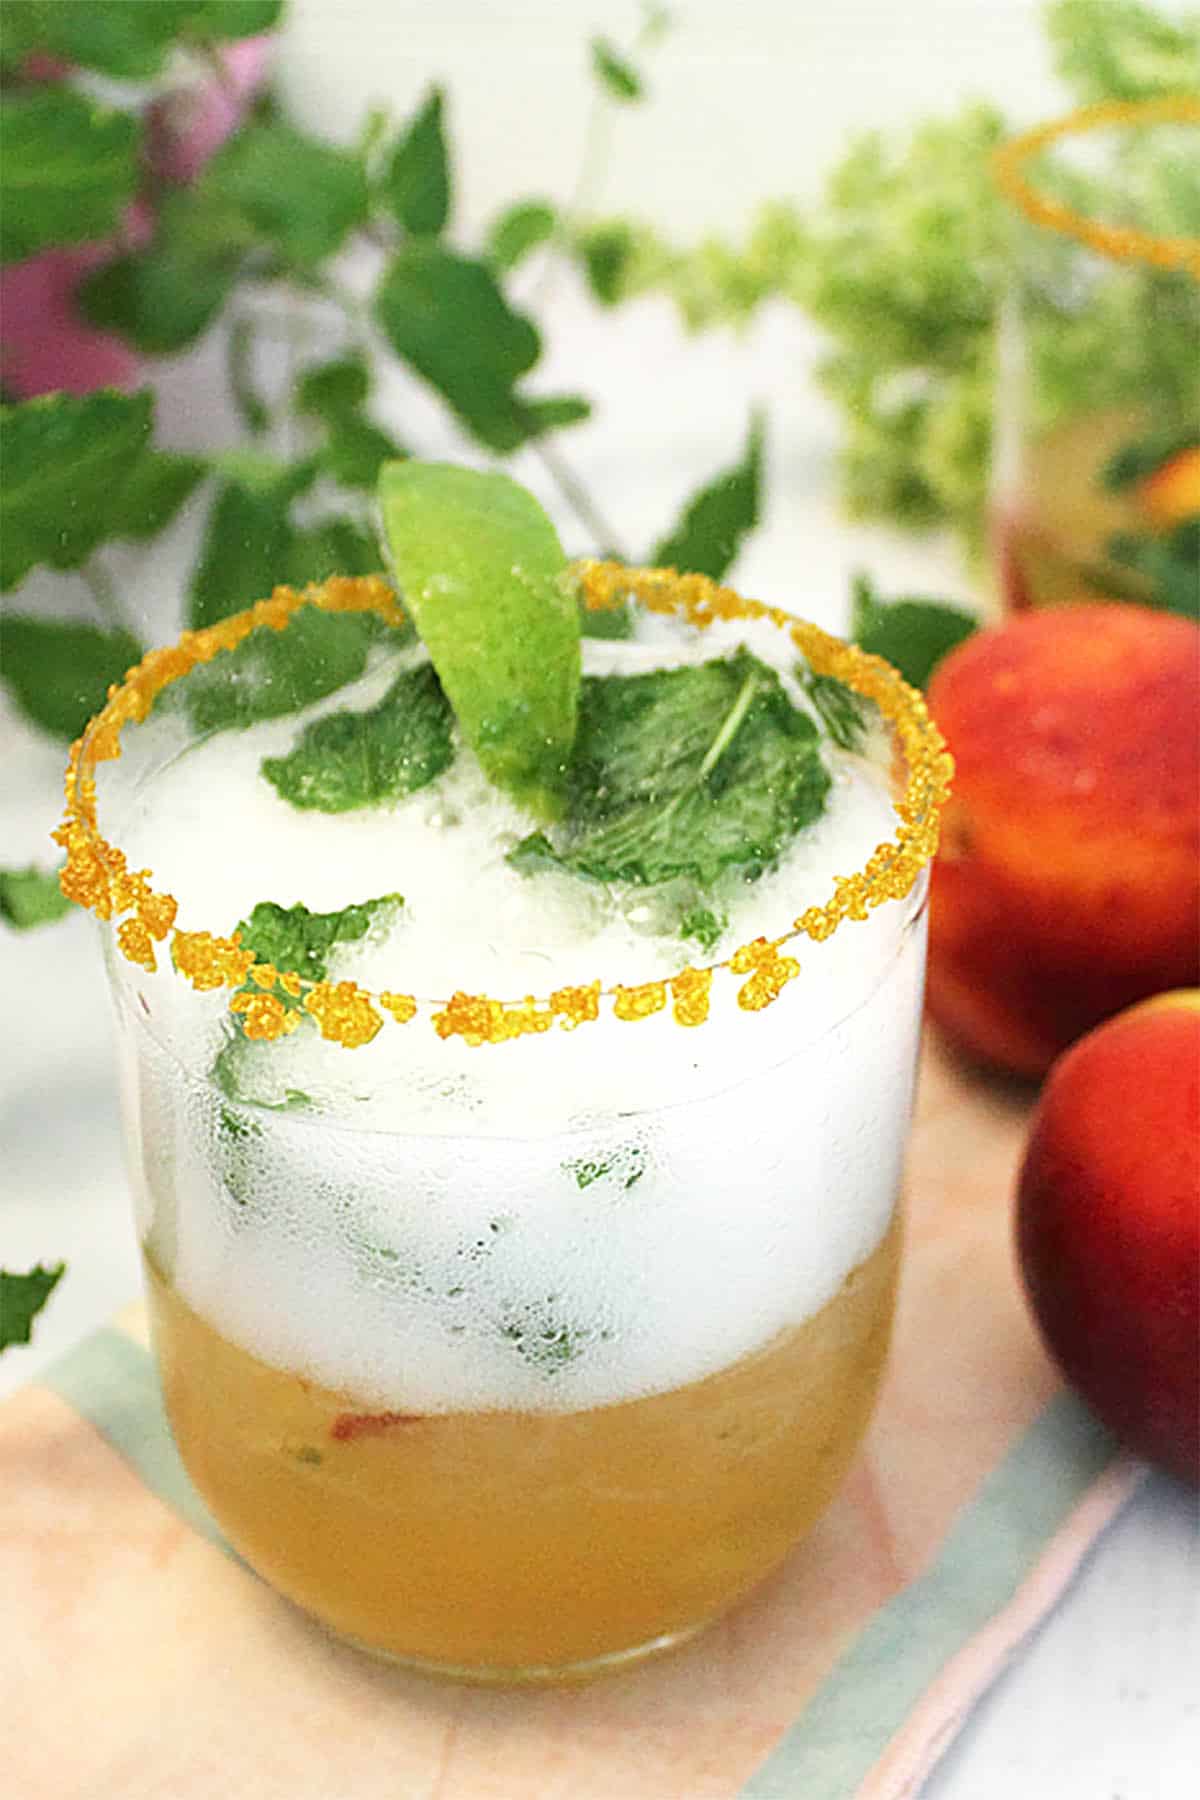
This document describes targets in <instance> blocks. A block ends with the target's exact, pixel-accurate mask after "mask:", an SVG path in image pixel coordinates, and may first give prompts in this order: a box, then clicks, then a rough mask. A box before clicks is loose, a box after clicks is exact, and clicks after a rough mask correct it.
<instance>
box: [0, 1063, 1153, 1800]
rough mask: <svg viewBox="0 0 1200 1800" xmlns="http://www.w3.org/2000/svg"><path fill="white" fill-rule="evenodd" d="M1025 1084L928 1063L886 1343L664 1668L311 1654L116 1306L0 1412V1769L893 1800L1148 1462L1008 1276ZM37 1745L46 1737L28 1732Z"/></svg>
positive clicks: (563, 1798)
mask: <svg viewBox="0 0 1200 1800" xmlns="http://www.w3.org/2000/svg"><path fill="white" fill-rule="evenodd" d="M1024 1116H1025V1104H1024V1102H1022V1101H1021V1100H1019V1099H1017V1098H1014V1097H1013V1096H1012V1095H1011V1094H1009V1093H1007V1092H1006V1091H1003V1090H997V1089H995V1088H994V1087H990V1086H988V1085H987V1084H985V1083H983V1082H980V1081H974V1080H972V1079H971V1078H968V1077H965V1076H964V1075H963V1074H962V1072H961V1071H958V1070H956V1069H955V1068H954V1067H953V1066H952V1065H951V1064H950V1063H949V1062H947V1061H946V1060H944V1059H942V1058H941V1057H940V1056H939V1055H938V1054H937V1053H934V1052H930V1053H927V1055H926V1058H925V1062H924V1065H923V1072H922V1082H921V1094H920V1104H919V1109H918V1118H917V1123H916V1127H915V1131H914V1140H913V1146H912V1153H911V1157H910V1170H909V1242H908V1249H907V1252H906V1264H905V1273H904V1278H903V1281H902V1284H901V1294H900V1303H899V1312H898V1318H897V1332H896V1341H895V1348H894V1351H893V1355H892V1360H891V1365H890V1369H889V1374H888V1377H887V1381H886V1384H885V1390H884V1394H883V1397H882V1400H881V1404H880V1407H879V1411H878V1414H877V1417H876V1419H875V1421H874V1423H873V1425H872V1427H871V1431H870V1433H869V1436H868V1440H867V1443H866V1446H865V1450H864V1454H863V1455H862V1457H861V1458H860V1460H859V1462H858V1464H857V1466H856V1468H855V1470H854V1472H853V1473H852V1475H851V1477H850V1478H849V1480H848V1481H847V1483H846V1485H845V1487H844V1489H843V1491H842V1493H841V1495H840V1496H839V1497H838V1499H837V1501H836V1502H835V1503H834V1505H833V1507H832V1508H831V1509H830V1511H829V1513H828V1514H827V1515H826V1516H825V1518H824V1519H823V1520H822V1521H821V1523H820V1524H819V1525H818V1527H817V1528H816V1530H815V1531H814V1533H813V1534H812V1535H811V1537H810V1538H809V1539H808V1540H807V1542H806V1543H805V1544H803V1545H801V1546H800V1547H799V1548H798V1549H797V1550H796V1551H795V1552H794V1553H793V1555H792V1556H791V1557H790V1558H789V1560H788V1562H787V1563H786V1564H785V1565H784V1567H783V1569H782V1570H781V1571H779V1573H778V1574H777V1575H775V1576H774V1577H772V1579H771V1580H770V1581H768V1582H767V1583H766V1584H765V1585H764V1586H763V1587H762V1588H760V1589H759V1590H758V1591H757V1592H756V1593H755V1594H753V1595H752V1596H751V1597H750V1598H749V1599H748V1600H747V1601H745V1602H744V1603H743V1604H742V1605H741V1606H740V1607H738V1608H737V1609H735V1611H734V1612H733V1613H732V1614H731V1615H730V1616H729V1617H728V1618H727V1619H726V1620H724V1621H723V1622H722V1623H721V1624H719V1625H717V1626H716V1627H714V1628H713V1629H712V1630H711V1631H710V1632H708V1633H707V1634H706V1635H705V1636H703V1637H702V1638H700V1639H697V1640H696V1641H695V1642H693V1643H692V1644H690V1645H689V1646H687V1647H686V1648H684V1649H682V1650H680V1651H679V1652H678V1653H676V1654H675V1655H674V1656H672V1657H670V1658H667V1659H664V1660H663V1661H661V1662H659V1663H654V1664H649V1665H646V1666H645V1667H644V1668H642V1669H640V1670H636V1671H631V1672H629V1673H626V1674H623V1675H620V1676H616V1677H613V1678H610V1679H608V1680H606V1681H602V1682H599V1683H596V1684H595V1685H593V1686H591V1687H587V1688H582V1689H574V1690H562V1691H548V1692H524V1693H496V1692H489V1691H486V1690H479V1689H467V1688H455V1687H451V1686H446V1685H440V1684H438V1683H435V1682H431V1681H428V1680H424V1679H422V1678H420V1677H417V1676H412V1675H408V1674H406V1673H404V1672H400V1671H396V1670H392V1669H388V1668H384V1667H383V1666H381V1665H377V1664H375V1663H373V1662H371V1661H369V1660H367V1659H365V1658H363V1657H361V1656H360V1655H358V1654H357V1653H356V1652H354V1651H353V1650H350V1649H347V1648H346V1647H344V1646H342V1645H340V1644H338V1643H336V1642H334V1641H333V1640H331V1639H330V1638H328V1637H327V1636H326V1635H325V1634H324V1633H323V1632H322V1631H320V1630H319V1629H318V1628H316V1627H315V1626H313V1625H312V1624H311V1623H309V1622H308V1621H307V1620H306V1619H305V1618H304V1617H303V1616H302V1615H301V1614H300V1613H298V1612H297V1611H296V1610H295V1609H294V1608H292V1607H291V1606H290V1605H289V1604H288V1603H287V1602H286V1601H284V1600H281V1599H280V1598H278V1597H277V1596H276V1595H275V1594H273V1593H272V1592H271V1591H270V1590H269V1589H268V1588H267V1587H266V1586H265V1585H264V1584H263V1583H262V1582H260V1581H259V1580H258V1579H257V1578H256V1577H255V1576H254V1575H253V1574H252V1573H251V1572H250V1571H249V1570H248V1569H246V1567H245V1566H244V1565H243V1564H242V1563H241V1562H240V1561H239V1560H238V1559H237V1558H236V1557H235V1556H234V1555H233V1554H232V1553H231V1552H229V1551H228V1549H227V1547H226V1546H225V1545H224V1543H223V1541H222V1539H221V1535H220V1532H219V1531H218V1529H217V1527H216V1526H215V1524H214V1523H213V1521H212V1520H211V1518H210V1517H209V1515H208V1514H207V1512H206V1511H205V1508H204V1506H203V1504H202V1502H201V1501H200V1500H199V1498H198V1497H197V1495H196V1494H195V1492H194V1490H193V1489H192V1487H191V1485H190V1483H189V1481H188V1478H187V1475H186V1473H185V1471H184V1470H183V1467H182V1465H181V1463H180V1461H179V1458H178V1455H177V1453H176V1451H175V1448H174V1445H173V1443H172V1440H171V1437H170V1433H169V1431H168V1429H167V1425H166V1420H165V1417H164V1414H163V1410H162V1401H161V1396H160V1394H159V1389H158V1383H157V1380H156V1377H155V1372H154V1366H153V1362H152V1359H151V1356H150V1353H149V1350H148V1349H147V1347H146V1342H145V1327H144V1320H143V1318H142V1316H141V1312H140V1309H134V1310H132V1311H131V1313H130V1314H129V1315H127V1316H126V1317H125V1318H123V1319H122V1320H121V1321H119V1322H118V1323H117V1324H116V1325H115V1326H112V1327H110V1328H107V1329H105V1330H103V1331H100V1332H98V1333H96V1334H95V1335H94V1336H93V1337H91V1338H89V1339H87V1340H86V1341H85V1342H84V1343H83V1344H81V1345H80V1346H79V1347H78V1348H77V1349H76V1350H74V1351H73V1352H72V1353H71V1354H70V1355H69V1356H68V1357H66V1358H65V1359H64V1360H63V1361H62V1362H60V1363H59V1364H58V1365H57V1366H56V1367H54V1368H53V1369H52V1370H51V1371H50V1372H49V1373H48V1374H47V1375H45V1376H43V1378H42V1380H41V1381H40V1382H39V1383H37V1384H34V1385H32V1386H30V1387H29V1388H27V1389H25V1390H24V1391H23V1392H22V1393H21V1394H19V1395H18V1396H17V1397H16V1398H15V1399H13V1400H11V1401H9V1402H8V1403H7V1404H6V1405H5V1406H3V1407H0V1496H3V1498H2V1500H0V1514H2V1516H3V1518H4V1527H3V1529H0V1596H3V1602H2V1613H3V1628H4V1640H5V1644H6V1661H7V1662H9V1663H11V1662H13V1661H14V1658H15V1668H13V1669H12V1670H7V1669H6V1675H5V1679H4V1682H3V1683H2V1684H0V1740H2V1741H3V1742H4V1744H5V1774H6V1778H7V1783H8V1785H9V1787H10V1788H11V1791H12V1792H13V1793H19V1794H21V1795H22V1797H23V1800H41V1797H42V1796H45V1800H75V1797H78V1800H85V1797H86V1800H212V1796H213V1795H216V1794H233V1795H236V1796H238V1800H310V1797H311V1800H335V1797H340V1796H343V1795H345V1796H353V1800H518V1797H520V1800H525V1797H526V1796H529V1797H530V1800H738V1797H740V1800H798V1797H800V1796H802V1797H803V1800H854V1797H858V1800H900V1797H901V1796H912V1795H915V1794H916V1793H917V1792H918V1790H919V1787H920V1784H921V1781H922V1780H923V1778H924V1776H925V1775H926V1774H927V1773H928V1771H929V1769H930V1768H931V1767H932V1766H933V1763H934V1762H935V1761H936V1759H937V1757H938V1756H939V1754H940V1753H941V1751H942V1750H943V1749H944V1748H945V1746H946V1745H947V1744H948V1743H949V1741H950V1740H951V1738H952V1736H953V1734H954V1732H955V1731H956V1730H957V1728H958V1726H959V1725H960V1724H961V1722H962V1720H963V1719H964V1718H965V1717H966V1716H967V1714H968V1713H969V1711H970V1709H971V1707H972V1705H973V1704H974V1702H975V1701H976V1700H977V1699H978V1698H979V1696H980V1695H981V1693H982V1692H983V1691H984V1689H985V1688H986V1687H987V1685H988V1684H989V1682H991V1681H992V1680H993V1679H994V1677H995V1675H996V1674H997V1673H998V1671H999V1670H1000V1669H1001V1668H1002V1667H1003V1666H1004V1663H1005V1662H1006V1660H1007V1659H1008V1658H1009V1657H1010V1656H1011V1655H1012V1654H1013V1652H1014V1651H1015V1650H1016V1649H1017V1648H1018V1647H1019V1646H1020V1644H1021V1642H1022V1641H1023V1639H1024V1638H1025V1637H1026V1636H1027V1635H1028V1634H1029V1633H1030V1632H1031V1630H1032V1629H1033V1627H1034V1626H1035V1625H1036V1624H1037V1622H1038V1621H1039V1620H1040V1619H1041V1618H1042V1617H1043V1616H1044V1615H1045V1613H1046V1611H1047V1610H1048V1608H1049V1607H1050V1606H1052V1605H1053V1603H1054V1601H1055V1600H1056V1598H1057V1597H1058V1595H1059V1594H1060V1593H1061V1592H1062V1591H1063V1589H1064V1587H1065V1585H1066V1583H1067V1582H1068V1581H1069V1579H1070V1577H1071V1575H1072V1573H1073V1571H1074V1570H1075V1568H1076V1567H1077V1566H1078V1564H1079V1562H1080V1560H1081V1559H1082V1557H1083V1556H1084V1555H1085V1553H1086V1552H1087V1550H1088V1548H1089V1547H1090V1545H1091V1544H1092V1543H1093V1542H1094V1541H1095V1539H1096V1537H1097V1535H1098V1533H1099V1532H1100V1531H1101V1530H1102V1529H1103V1527H1104V1526H1105V1524H1106V1523H1107V1522H1108V1521H1109V1520H1110V1519H1111V1518H1112V1517H1113V1516H1114V1515H1115V1513H1116V1512H1117V1510H1118V1509H1119V1507H1120V1506H1121V1505H1122V1503H1123V1502H1124V1500H1125V1499H1126V1498H1127V1497H1128V1496H1129V1495H1130V1494H1131V1493H1132V1491H1133V1489H1134V1487H1135V1486H1136V1484H1137V1482H1138V1481H1139V1479H1140V1478H1141V1470H1140V1468H1139V1467H1138V1465H1136V1464H1134V1463H1131V1462H1129V1461H1128V1460H1126V1459H1124V1458H1121V1457H1119V1456H1117V1455H1116V1454H1115V1452H1114V1447H1113V1445H1112V1443H1111V1441H1110V1440H1109V1439H1108V1437H1107V1435H1106V1434H1105V1433H1104V1431H1103V1430H1102V1429H1101V1428H1100V1427H1099V1426H1098V1425H1097V1424H1096V1423H1095V1421H1094V1420H1093V1419H1092V1418H1091V1417H1090V1415H1089V1414H1088V1413H1087V1412H1086V1411H1085V1410H1084V1409H1083V1408H1082V1407H1081V1406H1080V1405H1079V1404H1078V1403H1077V1402H1076V1401H1075V1400H1074V1399H1072V1398H1071V1397H1070V1396H1068V1395H1066V1394H1065V1393H1063V1392H1062V1391H1061V1390H1060V1389H1059V1387H1058V1385H1057V1381H1056V1378H1055V1376H1054V1374H1053V1372H1052V1371H1051V1369H1050V1368H1049V1366H1048V1364H1047V1363H1046V1361H1045V1358H1044V1356H1043V1354H1042V1352H1041V1350H1040V1348H1039V1346H1038V1344H1037V1342H1036V1340H1035V1338H1034V1335H1033V1332H1032V1329H1031V1327H1030V1325H1029V1323H1028V1320H1027V1317H1026V1314H1025V1310H1024V1307H1023V1305H1022V1302H1021V1299H1020V1295H1019V1291H1018V1288H1017V1284H1016V1281H1015V1278H1014V1274H1013V1269H1012V1259H1011V1247H1010V1222H1009V1196H1010V1193H1011V1187H1012V1175H1013V1168H1014V1165H1015V1161H1016V1158H1017V1155H1018V1154H1019V1149H1020V1144H1021V1140H1022V1136H1023V1129H1024ZM48 1745H53V1754H52V1755H51V1754H48V1752H47V1746H48Z"/></svg>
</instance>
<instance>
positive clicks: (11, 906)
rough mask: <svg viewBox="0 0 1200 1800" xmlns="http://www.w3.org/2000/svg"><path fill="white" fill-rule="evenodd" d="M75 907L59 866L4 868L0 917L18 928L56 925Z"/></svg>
mask: <svg viewBox="0 0 1200 1800" xmlns="http://www.w3.org/2000/svg"><path fill="white" fill-rule="evenodd" d="M70 911H71V902H70V901H69V900H68V899H67V897H66V895H65V894H64V893H63V891H62V889H61V888H60V887H59V885H58V870H57V869H37V868H34V867H33V865H32V864H31V865H30V867H29V868H27V869H0V919H4V920H5V921H6V923H7V924H9V925H11V926H13V928H14V929H15V930H17V931H31V930H32V929H33V927H34V926H35V925H53V923H54V922H55V920H56V919H61V918H63V917H64V916H65V915H66V914H67V913H69V912H70Z"/></svg>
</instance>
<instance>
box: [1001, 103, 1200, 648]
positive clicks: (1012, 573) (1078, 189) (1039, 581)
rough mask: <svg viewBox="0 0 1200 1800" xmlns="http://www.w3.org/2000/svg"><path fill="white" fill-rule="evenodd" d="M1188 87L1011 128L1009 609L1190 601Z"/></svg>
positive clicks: (1005, 565)
mask: <svg viewBox="0 0 1200 1800" xmlns="http://www.w3.org/2000/svg"><path fill="white" fill-rule="evenodd" d="M1198 127H1200V97H1198V96H1194V95H1192V96H1181V97H1179V98H1177V99H1165V100H1154V101H1144V102H1136V103H1133V102H1130V103H1126V102H1113V103H1106V104H1103V105H1098V106H1092V107H1086V108H1084V109H1083V110H1081V111H1080V112H1078V113H1073V114H1071V115H1070V116H1069V117H1068V118H1064V119H1059V120H1056V121H1055V122H1053V123H1052V124H1049V125H1044V126H1041V127H1039V128H1038V129H1036V130H1034V131H1031V132H1028V133H1026V134H1025V135H1024V136H1023V137H1021V138H1018V139H1016V140H1014V141H1013V142H1011V143H1009V144H1007V145H1005V146H1004V147H1003V149H1002V150H1001V151H1000V152H999V153H998V156H997V158H996V163H995V170H996V179H997V181H998V183H999V185H1000V188H1001V190H1002V192H1003V193H1004V195H1005V197H1006V198H1007V199H1008V201H1009V202H1010V205H1011V209H1012V210H1011V218H1012V234H1013V257H1012V262H1013V268H1014V279H1013V285H1012V290H1011V293H1010V295H1009V298H1008V304H1007V305H1006V306H1005V307H1004V308H1003V309H1002V316H1001V330H1000V342H999V345H998V358H997V362H998V368H997V374H998V384H997V421H996V440H995V452H994V461H993V492H992V519H991V538H992V544H993V550H994V560H995V567H996V574H997V581H998V586H999V588H1000V593H1001V598H1002V601H1003V603H1004V604H1005V605H1006V606H1007V607H1008V608H1010V609H1015V610H1021V609H1024V608H1028V607H1041V606H1056V605H1070V604H1074V603H1079V602H1083V601H1089V600H1101V599H1116V600H1132V601H1137V602H1141V603H1143V604H1145V605H1150V606H1156V607H1165V608H1167V609H1168V610H1171V611H1175V612H1181V613H1185V614H1190V615H1191V616H1193V617H1194V616H1196V614H1197V613H1198V612H1200V155H1198V154H1197V151H1198V150H1200V130H1198V129H1197V128H1198Z"/></svg>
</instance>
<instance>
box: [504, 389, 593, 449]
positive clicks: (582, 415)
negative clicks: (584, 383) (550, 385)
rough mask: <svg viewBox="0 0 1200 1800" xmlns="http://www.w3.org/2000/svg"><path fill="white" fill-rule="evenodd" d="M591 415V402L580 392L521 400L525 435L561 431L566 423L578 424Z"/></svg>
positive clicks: (533, 435) (542, 435)
mask: <svg viewBox="0 0 1200 1800" xmlns="http://www.w3.org/2000/svg"><path fill="white" fill-rule="evenodd" d="M591 416H592V403H591V401H590V400H585V399H584V397H583V395H582V394H547V395H543V396H538V397H537V398H536V399H530V400H525V401H522V403H521V417H522V422H523V424H524V427H525V433H526V436H528V437H531V438H535V437H544V436H545V434H546V433H547V432H548V431H562V430H563V429H564V427H565V426H567V425H580V424H582V422H583V421H584V419H590V418H591Z"/></svg>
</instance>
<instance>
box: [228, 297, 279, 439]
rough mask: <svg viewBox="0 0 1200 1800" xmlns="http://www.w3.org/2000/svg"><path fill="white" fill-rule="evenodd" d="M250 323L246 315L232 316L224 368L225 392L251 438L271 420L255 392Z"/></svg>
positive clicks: (253, 335) (252, 338)
mask: <svg viewBox="0 0 1200 1800" xmlns="http://www.w3.org/2000/svg"><path fill="white" fill-rule="evenodd" d="M254 339H255V331H254V325H253V323H252V322H251V320H250V319H248V318H241V319H235V320H234V321H233V323H232V325H231V326H230V327H229V349H228V353H227V355H226V359H225V367H226V369H227V371H228V374H229V395H230V398H231V399H232V401H233V404H234V405H235V406H236V407H237V412H238V417H239V419H240V420H241V421H242V424H243V425H244V426H245V427H246V430H247V431H248V432H249V433H250V435H251V437H261V436H262V434H263V432H264V431H266V429H267V427H268V425H269V424H270V423H271V409H270V407H269V406H268V405H267V403H266V401H265V400H264V399H263V397H262V395H261V394H260V393H259V391H258V388H257V386H256V384H255V378H254Z"/></svg>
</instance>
